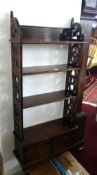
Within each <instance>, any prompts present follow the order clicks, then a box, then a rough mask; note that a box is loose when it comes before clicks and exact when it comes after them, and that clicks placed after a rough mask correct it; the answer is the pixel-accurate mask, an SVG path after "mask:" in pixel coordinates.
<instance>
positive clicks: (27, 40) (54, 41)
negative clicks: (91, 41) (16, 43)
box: [20, 38, 86, 44]
mask: <svg viewBox="0 0 97 175" xmlns="http://www.w3.org/2000/svg"><path fill="white" fill-rule="evenodd" d="M20 43H22V44H86V42H83V41H60V40H52V41H49V40H44V41H43V40H33V39H30V38H24V39H22V40H21V42H20Z"/></svg>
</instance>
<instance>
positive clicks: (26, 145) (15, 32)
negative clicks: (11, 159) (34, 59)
mask: <svg viewBox="0 0 97 175" xmlns="http://www.w3.org/2000/svg"><path fill="white" fill-rule="evenodd" d="M62 32H63V28H52V27H35V26H23V25H19V22H18V20H17V18H15V17H14V16H13V12H11V55H12V77H13V107H14V140H15V150H14V153H15V155H16V157H17V159H18V161H19V162H20V164H21V165H22V168H23V169H24V170H25V171H28V170H29V169H30V168H31V167H32V166H33V165H34V164H36V163H39V162H42V161H44V160H46V159H48V158H50V157H52V156H55V155H57V154H59V153H61V152H63V151H65V150H67V149H69V148H72V147H73V146H77V145H78V144H80V143H82V142H83V132H84V125H85V115H84V114H83V113H82V112H81V101H82V94H83V84H84V83H83V82H84V77H83V76H82V72H83V70H84V69H85V66H83V65H84V57H83V54H82V53H83V44H85V42H84V41H63V40H61V39H60V35H61V34H62ZM23 44H46V45H53V44H58V45H60V44H61V45H68V61H67V64H61V65H52V66H50V65H49V66H35V67H25V68H23V65H22V62H23V54H22V45H23ZM57 72H66V84H65V87H64V90H60V91H55V92H50V93H44V94H39V95H33V96H28V97H23V76H26V75H36V74H44V73H47V74H49V73H57ZM64 83H65V82H64ZM57 101H64V109H63V118H60V119H56V120H53V121H49V122H45V123H41V124H38V125H35V126H30V127H27V128H23V109H26V108H29V107H34V106H40V105H43V104H48V103H52V102H57Z"/></svg>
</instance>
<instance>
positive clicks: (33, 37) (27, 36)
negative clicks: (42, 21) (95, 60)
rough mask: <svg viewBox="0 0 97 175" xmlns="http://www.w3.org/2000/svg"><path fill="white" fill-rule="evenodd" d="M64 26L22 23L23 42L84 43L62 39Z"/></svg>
mask: <svg viewBox="0 0 97 175" xmlns="http://www.w3.org/2000/svg"><path fill="white" fill-rule="evenodd" d="M63 29H64V28H55V27H42V26H24V25H20V30H21V33H22V37H21V43H22V44H84V43H86V42H83V41H61V40H60V35H61V33H62V32H63Z"/></svg>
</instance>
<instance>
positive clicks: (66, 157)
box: [30, 151, 89, 175]
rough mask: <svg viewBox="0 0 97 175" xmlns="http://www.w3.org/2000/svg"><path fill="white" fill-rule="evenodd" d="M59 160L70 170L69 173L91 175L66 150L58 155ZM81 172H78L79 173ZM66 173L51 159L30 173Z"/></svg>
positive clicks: (56, 174)
mask: <svg viewBox="0 0 97 175" xmlns="http://www.w3.org/2000/svg"><path fill="white" fill-rule="evenodd" d="M57 160H58V161H59V162H60V163H61V165H62V166H63V169H64V168H65V170H69V173H70V174H68V175H89V173H88V172H87V171H86V170H85V169H84V168H83V167H82V165H81V164H80V163H79V162H78V161H77V160H76V159H75V158H74V156H73V155H72V154H71V153H70V152H69V151H67V152H65V153H63V154H61V155H60V156H58V157H57ZM78 172H79V173H80V174H77V173H78ZM63 174H64V175H65V173H63V172H62V171H59V170H58V169H56V167H54V166H53V165H52V163H51V162H50V161H47V162H45V163H43V164H41V165H40V166H37V167H34V168H33V169H32V173H31V174H30V175H63Z"/></svg>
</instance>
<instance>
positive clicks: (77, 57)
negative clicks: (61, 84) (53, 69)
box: [64, 44, 82, 122]
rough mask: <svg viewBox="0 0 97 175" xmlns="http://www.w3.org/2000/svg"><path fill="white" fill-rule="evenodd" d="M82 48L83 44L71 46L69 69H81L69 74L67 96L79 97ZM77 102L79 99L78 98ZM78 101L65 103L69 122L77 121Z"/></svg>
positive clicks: (66, 88) (65, 112)
mask: <svg viewBox="0 0 97 175" xmlns="http://www.w3.org/2000/svg"><path fill="white" fill-rule="evenodd" d="M81 51H82V46H81V44H70V45H69V51H68V53H69V54H68V63H67V64H68V67H71V68H73V67H76V68H79V69H74V70H71V71H68V72H67V76H66V87H65V93H66V95H70V96H76V97H77V95H78V87H79V86H78V84H79V77H80V67H81V64H82V58H81ZM76 100H77V98H76ZM76 100H75V98H73V99H70V100H66V101H65V102H64V117H68V120H69V121H72V122H73V121H75V117H76V106H77V105H76V103H77V102H76Z"/></svg>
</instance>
